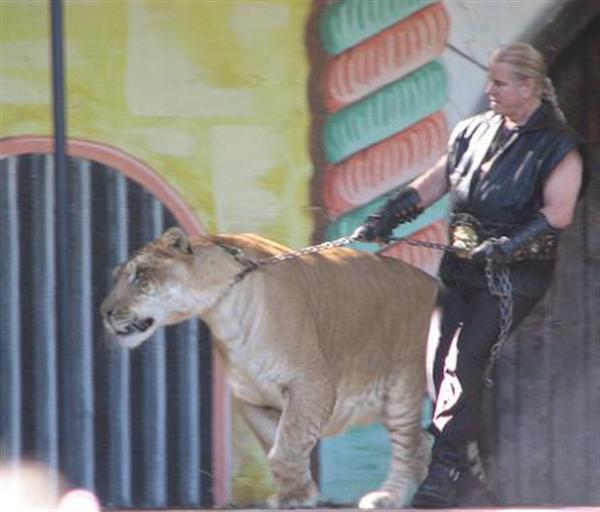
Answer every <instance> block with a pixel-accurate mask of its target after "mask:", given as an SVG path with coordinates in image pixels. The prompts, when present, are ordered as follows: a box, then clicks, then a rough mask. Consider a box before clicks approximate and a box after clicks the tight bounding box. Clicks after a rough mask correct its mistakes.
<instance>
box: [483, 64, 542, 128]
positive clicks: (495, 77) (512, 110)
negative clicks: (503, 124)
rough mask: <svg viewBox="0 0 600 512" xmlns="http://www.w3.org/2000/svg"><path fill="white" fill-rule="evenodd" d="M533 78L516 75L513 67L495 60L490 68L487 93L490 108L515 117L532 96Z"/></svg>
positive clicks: (498, 112)
mask: <svg viewBox="0 0 600 512" xmlns="http://www.w3.org/2000/svg"><path fill="white" fill-rule="evenodd" d="M531 82H532V80H523V79H519V78H517V77H515V75H514V74H513V72H512V68H511V66H510V65H509V64H506V63H504V62H493V63H492V64H490V67H489V70H488V84H487V86H486V88H485V93H486V94H487V96H488V98H489V100H490V108H491V109H492V110H493V111H494V112H495V113H496V114H500V115H505V116H508V117H513V116H516V115H518V114H519V113H520V112H521V111H522V110H523V109H525V108H526V107H527V105H528V103H529V101H530V100H531V97H532V93H533V91H532V84H531Z"/></svg>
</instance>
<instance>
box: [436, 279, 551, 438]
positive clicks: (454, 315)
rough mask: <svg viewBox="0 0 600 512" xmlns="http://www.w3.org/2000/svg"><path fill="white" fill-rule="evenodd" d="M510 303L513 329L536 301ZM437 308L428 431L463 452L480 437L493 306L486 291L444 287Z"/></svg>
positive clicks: (495, 315) (495, 329)
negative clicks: (432, 406)
mask: <svg viewBox="0 0 600 512" xmlns="http://www.w3.org/2000/svg"><path fill="white" fill-rule="evenodd" d="M513 300H514V306H513V322H512V329H515V328H516V327H517V326H518V325H519V323H520V322H521V321H522V320H523V318H525V316H526V315H527V314H528V313H529V312H530V311H531V309H532V308H533V307H534V306H535V304H536V303H537V302H539V300H540V298H537V297H526V296H524V295H513ZM438 308H439V309H438V313H439V315H440V316H439V320H440V325H439V329H440V336H439V344H438V347H437V350H436V353H435V359H434V364H433V382H434V386H435V391H436V396H437V398H436V403H435V410H434V416H433V423H432V426H431V428H430V430H431V431H432V432H433V433H434V435H435V436H436V437H438V438H439V441H441V442H443V443H450V444H451V445H453V446H456V447H464V446H466V444H467V443H469V442H471V441H476V440H477V437H478V433H479V423H480V410H481V402H482V398H483V390H484V382H483V380H484V370H485V367H486V364H487V362H488V358H489V354H490V349H491V347H492V345H493V344H494V342H495V341H496V340H497V336H498V333H499V321H500V313H499V308H498V301H497V299H496V298H495V297H494V296H492V295H491V294H490V293H489V291H488V290H487V289H482V288H475V287H472V286H468V285H460V284H459V285H452V286H449V285H448V286H443V287H442V289H441V290H440V294H439V299H438Z"/></svg>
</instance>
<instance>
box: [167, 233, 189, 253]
mask: <svg viewBox="0 0 600 512" xmlns="http://www.w3.org/2000/svg"><path fill="white" fill-rule="evenodd" d="M161 240H163V241H164V242H165V243H166V245H167V246H168V247H172V248H173V249H177V250H178V251H181V252H183V253H185V254H192V246H191V245H190V241H189V239H188V237H187V235H186V234H185V233H184V231H183V230H182V229H181V228H177V227H173V228H169V229H167V230H166V231H165V232H164V233H163V235H162V236H161Z"/></svg>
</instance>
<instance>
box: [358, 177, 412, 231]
mask: <svg viewBox="0 0 600 512" xmlns="http://www.w3.org/2000/svg"><path fill="white" fill-rule="evenodd" d="M420 202H421V198H420V197H419V193H418V192H417V191H416V190H415V189H414V188H412V187H407V188H405V189H404V190H402V191H400V192H399V193H398V194H396V195H395V196H394V197H392V198H391V199H390V200H388V201H387V202H386V203H385V204H384V205H383V206H382V207H381V208H380V209H379V210H378V211H377V212H376V213H374V214H372V215H369V216H368V217H367V220H366V221H365V222H364V223H363V224H362V225H361V226H360V227H359V228H358V229H357V230H356V231H354V233H353V234H352V236H353V237H354V238H356V239H357V240H362V241H364V242H375V241H378V240H381V241H383V242H389V240H390V237H391V235H392V231H393V230H394V228H395V227H396V226H397V225H398V224H402V223H403V222H409V221H411V220H414V219H415V218H417V216H418V215H419V214H420V213H421V212H422V211H423V208H420V207H419V206H418V204H419V203H420Z"/></svg>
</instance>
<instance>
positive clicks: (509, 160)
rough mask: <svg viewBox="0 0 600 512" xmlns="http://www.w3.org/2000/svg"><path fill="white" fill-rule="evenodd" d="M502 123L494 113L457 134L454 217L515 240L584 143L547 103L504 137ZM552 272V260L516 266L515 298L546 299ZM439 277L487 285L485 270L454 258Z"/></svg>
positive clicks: (451, 156) (451, 168)
mask: <svg viewBox="0 0 600 512" xmlns="http://www.w3.org/2000/svg"><path fill="white" fill-rule="evenodd" d="M502 124H503V117H502V116H500V115H497V114H494V113H493V112H486V113H484V114H481V115H478V116H475V117H472V118H470V119H467V120H465V121H463V122H461V123H459V124H458V126H457V127H456V128H455V130H454V131H453V133H452V136H451V138H450V142H449V151H448V167H447V172H448V180H449V184H450V195H451V200H452V212H453V213H458V214H460V213H467V214H470V215H472V216H473V217H475V218H476V219H477V220H478V221H479V222H480V223H481V224H482V226H484V227H485V228H486V229H487V230H489V231H491V232H493V233H494V236H502V235H508V236H510V234H511V233H512V232H514V231H515V230H517V229H518V228H519V227H520V226H522V225H523V224H525V223H527V222H528V220H529V219H530V218H531V216H532V214H533V213H535V212H536V211H537V210H539V209H540V208H541V207H542V206H543V187H544V183H545V181H546V179H547V178H548V176H549V175H550V173H551V171H552V170H553V169H554V168H555V167H556V166H557V165H558V163H559V162H560V161H561V160H562V159H563V158H564V157H565V156H566V154H567V153H568V152H569V151H571V150H572V149H574V148H575V147H577V146H578V144H580V143H581V142H582V141H581V138H580V137H579V136H578V135H577V134H576V133H575V132H573V131H572V130H571V129H570V128H569V127H568V126H566V125H565V124H564V123H562V122H561V121H559V120H558V119H557V118H556V116H555V115H554V113H553V111H552V108H551V106H550V105H549V104H547V103H546V102H543V103H542V105H541V106H540V107H539V108H538V109H537V110H536V111H535V112H534V114H533V115H532V116H531V117H530V118H529V120H528V121H527V123H526V124H525V125H523V126H520V127H518V129H516V130H515V131H514V132H513V133H503V129H502ZM553 267H554V265H553V262H551V261H543V262H542V261H535V262H532V261H523V262H517V263H513V264H511V274H512V277H513V279H512V281H513V289H514V291H515V293H522V294H525V295H531V296H540V295H543V294H544V293H545V291H546V289H547V287H548V284H549V282H550V278H551V274H552V270H553ZM440 277H441V278H442V279H443V280H444V281H446V282H452V281H465V282H467V283H470V284H473V285H475V286H478V287H483V286H486V283H485V276H484V274H483V269H482V268H481V267H480V266H478V265H476V264H474V263H473V262H471V261H469V260H464V259H460V258H456V257H455V256H454V255H452V254H450V253H447V254H446V255H445V256H444V258H443V260H442V264H441V267H440Z"/></svg>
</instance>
